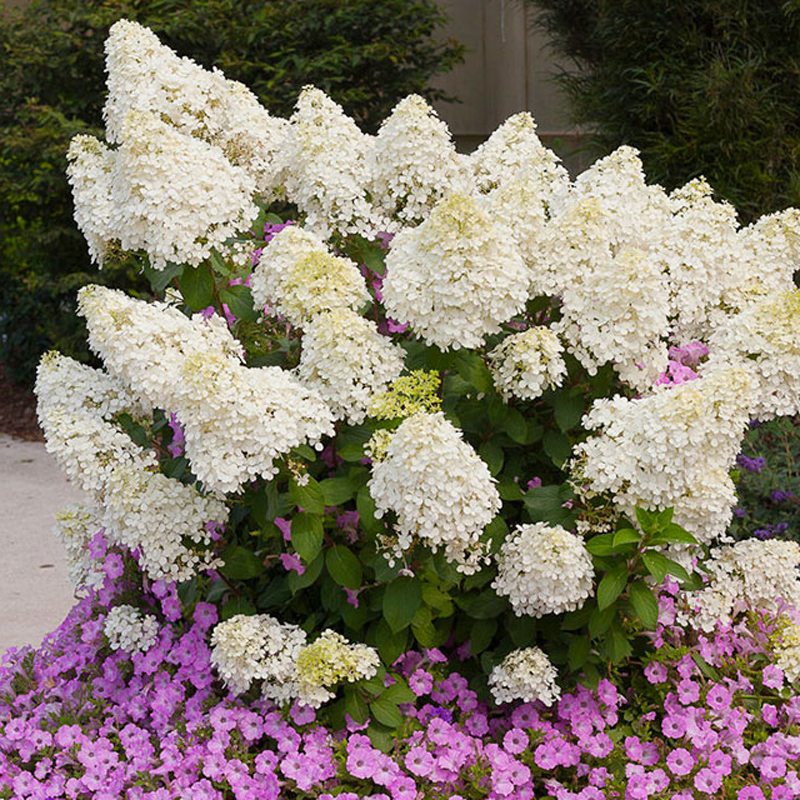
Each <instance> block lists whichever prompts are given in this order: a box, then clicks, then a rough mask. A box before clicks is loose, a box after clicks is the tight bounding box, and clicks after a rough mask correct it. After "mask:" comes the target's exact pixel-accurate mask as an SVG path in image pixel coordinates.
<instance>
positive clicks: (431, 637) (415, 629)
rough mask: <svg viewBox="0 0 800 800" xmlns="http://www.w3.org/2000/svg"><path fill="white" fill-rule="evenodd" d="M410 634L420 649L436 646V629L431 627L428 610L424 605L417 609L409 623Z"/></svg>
mask: <svg viewBox="0 0 800 800" xmlns="http://www.w3.org/2000/svg"><path fill="white" fill-rule="evenodd" d="M411 632H412V633H413V634H414V638H415V639H416V640H417V642H418V643H419V644H420V645H422V647H435V646H436V643H437V642H436V628H434V627H433V622H432V620H431V612H430V609H428V608H426V607H425V606H424V605H422V606H420V607H419V608H418V609H417V613H416V614H414V619H413V620H412V621H411Z"/></svg>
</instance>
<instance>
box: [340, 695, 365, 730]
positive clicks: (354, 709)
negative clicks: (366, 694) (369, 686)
mask: <svg viewBox="0 0 800 800" xmlns="http://www.w3.org/2000/svg"><path fill="white" fill-rule="evenodd" d="M344 710H345V712H346V713H348V714H349V715H350V717H351V718H352V719H353V721H354V722H357V723H359V724H361V723H364V722H366V721H367V720H368V719H369V709H368V708H367V702H366V700H364V698H363V697H362V696H361V692H360V691H358V689H357V688H356V687H354V686H346V687H345V691H344Z"/></svg>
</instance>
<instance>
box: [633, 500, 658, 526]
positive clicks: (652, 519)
mask: <svg viewBox="0 0 800 800" xmlns="http://www.w3.org/2000/svg"><path fill="white" fill-rule="evenodd" d="M636 519H637V520H638V521H639V524H640V525H641V526H642V530H643V531H644V532H645V533H652V532H653V531H655V530H656V528H657V527H658V512H657V511H648V510H647V509H646V508H640V507H639V506H636Z"/></svg>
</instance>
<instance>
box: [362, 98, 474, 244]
mask: <svg viewBox="0 0 800 800" xmlns="http://www.w3.org/2000/svg"><path fill="white" fill-rule="evenodd" d="M367 168H368V171H369V181H370V183H369V190H370V194H371V196H372V198H373V203H374V204H375V205H376V207H377V208H378V209H379V210H380V211H381V212H382V213H383V214H384V215H385V216H386V217H387V218H388V219H391V218H395V217H396V218H397V219H398V220H401V221H402V222H404V223H414V222H420V221H421V220H423V219H424V218H425V217H426V216H428V214H429V213H430V210H431V209H432V208H433V206H434V205H436V203H437V201H438V200H440V199H441V198H442V197H443V196H444V195H446V194H449V193H450V192H452V191H469V190H470V188H471V186H470V183H471V181H470V179H471V175H469V173H468V171H467V168H466V164H465V163H464V158H463V157H462V156H459V155H458V153H456V148H455V146H454V145H453V142H452V139H451V137H450V131H449V130H448V129H447V125H446V124H445V123H444V122H442V120H440V119H439V117H438V116H437V114H436V112H435V111H434V110H433V109H432V108H431V107H430V106H429V105H428V103H427V102H426V101H425V99H424V98H422V97H420V96H419V95H416V94H412V95H409V96H408V97H406V98H404V99H403V100H401V101H400V102H399V103H398V104H397V106H396V107H395V108H394V110H393V111H392V113H391V114H390V115H389V116H388V117H387V118H386V119H385V120H384V121H383V123H382V124H381V127H380V130H379V131H378V135H377V136H376V137H375V139H374V140H373V141H372V144H371V147H370V149H369V151H368V152H367ZM394 227H399V226H393V229H394Z"/></svg>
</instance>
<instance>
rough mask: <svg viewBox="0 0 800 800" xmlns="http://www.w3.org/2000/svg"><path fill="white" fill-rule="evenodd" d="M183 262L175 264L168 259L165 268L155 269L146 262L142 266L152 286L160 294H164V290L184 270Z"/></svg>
mask: <svg viewBox="0 0 800 800" xmlns="http://www.w3.org/2000/svg"><path fill="white" fill-rule="evenodd" d="M183 268H184V265H183V264H175V263H174V262H172V261H167V263H166V265H165V267H164V269H154V268H153V267H151V266H150V264H145V265H144V267H143V268H142V272H143V273H144V276H145V278H147V280H148V282H149V284H150V288H151V289H152V290H153V292H154V293H155V294H157V295H159V296H161V295H163V294H164V290H165V289H166V288H167V286H169V284H170V283H172V279H173V278H175V277H176V276H177V275H180V274H181V272H183Z"/></svg>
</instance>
